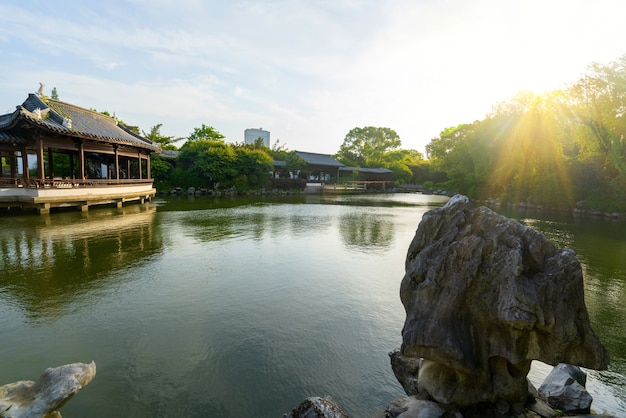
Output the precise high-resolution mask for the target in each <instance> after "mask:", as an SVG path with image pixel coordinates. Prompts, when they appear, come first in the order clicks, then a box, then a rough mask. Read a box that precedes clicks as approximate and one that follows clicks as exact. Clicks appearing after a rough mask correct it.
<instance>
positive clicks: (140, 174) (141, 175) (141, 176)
mask: <svg viewBox="0 0 626 418" xmlns="http://www.w3.org/2000/svg"><path fill="white" fill-rule="evenodd" d="M138 156H139V159H138V160H137V161H138V162H139V180H141V179H142V178H143V173H142V172H141V171H142V170H141V152H139V155H138Z"/></svg>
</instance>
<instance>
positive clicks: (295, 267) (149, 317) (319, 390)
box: [0, 194, 626, 418]
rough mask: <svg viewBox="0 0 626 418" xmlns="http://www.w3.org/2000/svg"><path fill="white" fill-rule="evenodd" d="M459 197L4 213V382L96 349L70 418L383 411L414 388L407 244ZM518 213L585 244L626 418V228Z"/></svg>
mask: <svg viewBox="0 0 626 418" xmlns="http://www.w3.org/2000/svg"><path fill="white" fill-rule="evenodd" d="M446 200H447V198H444V197H439V196H425V195H420V194H388V195H360V196H334V197H328V198H326V197H321V196H284V197H256V198H219V199H215V198H195V199H194V198H187V197H183V198H167V199H157V200H155V201H154V202H152V203H151V204H149V205H144V206H140V205H129V206H127V207H124V208H120V209H113V208H99V209H92V210H90V211H89V212H85V213H80V212H74V211H72V212H59V213H53V214H52V215H50V216H36V215H30V214H29V215H19V214H18V215H14V214H8V215H6V214H5V215H2V216H0V266H1V270H0V271H1V272H2V273H1V274H2V278H1V280H0V341H1V342H2V345H1V348H0V356H1V357H0V358H1V359H2V367H1V368H0V384H5V383H10V382H14V381H18V380H35V379H36V378H37V377H38V376H39V374H40V373H41V372H42V371H43V370H44V369H45V368H47V367H54V366H59V365H62V364H67V363H73V362H77V361H80V362H89V361H91V360H94V361H95V362H96V364H97V374H96V377H95V379H94V380H93V381H92V382H91V383H90V384H89V386H87V387H86V388H84V389H83V390H82V391H81V392H80V393H79V394H78V396H76V397H75V398H74V399H72V400H71V401H70V402H69V403H68V404H67V405H66V406H64V407H63V408H62V409H61V412H62V415H63V417H64V418H70V417H112V416H124V417H244V416H250V417H252V416H254V417H281V416H282V414H283V413H286V412H289V411H290V410H291V409H292V408H294V407H295V406H296V405H297V404H298V403H300V402H301V401H302V400H303V399H304V398H306V397H307V396H324V395H331V396H332V397H333V398H334V399H335V400H336V401H337V402H338V403H339V404H340V405H341V406H342V407H343V408H344V409H345V410H346V412H348V414H350V415H351V416H353V417H355V418H357V417H377V416H380V415H381V414H382V413H383V411H384V410H385V408H386V406H387V405H388V404H389V402H390V401H391V400H392V399H393V398H395V397H396V396H400V395H403V391H402V388H401V387H400V385H399V383H398V382H397V381H396V379H395V377H394V375H393V372H392V371H391V367H390V365H389V358H388V352H390V351H392V350H393V349H395V348H397V347H399V346H400V343H401V338H402V337H401V334H400V333H401V329H402V325H403V322H404V308H403V307H402V304H401V303H400V298H399V287H400V281H401V279H402V277H403V275H404V261H405V257H406V251H407V249H408V245H409V243H410V241H411V239H412V238H413V235H414V234H415V230H416V228H417V226H418V224H419V221H420V219H421V217H422V215H423V214H424V212H426V211H427V210H430V209H432V208H433V207H437V206H440V205H442V204H443V203H445V201H446ZM508 215H509V216H512V217H515V218H517V219H519V220H520V221H521V222H523V223H525V224H527V225H530V226H532V227H534V228H537V229H539V230H541V231H543V232H544V233H545V234H546V235H547V236H548V238H550V239H551V240H553V241H555V242H556V243H557V245H559V246H568V247H571V248H573V249H574V250H575V251H576V252H577V254H578V256H579V259H580V260H581V263H582V265H583V269H584V272H585V291H586V302H587V305H588V308H589V312H590V317H591V321H592V326H593V328H594V330H595V331H596V333H597V334H598V335H599V337H600V339H601V340H602V342H603V343H604V344H605V345H606V346H607V348H608V349H609V352H610V354H611V366H610V369H609V370H608V371H605V372H593V371H592V372H590V374H589V378H588V385H587V386H588V388H589V390H590V392H591V393H592V395H593V396H594V403H593V405H592V409H594V410H595V411H598V412H602V411H607V412H611V413H613V414H615V415H617V416H626V395H625V393H626V332H625V331H624V324H625V323H626V306H625V304H624V300H625V294H626V290H625V288H626V264H625V260H626V239H624V237H626V224H624V223H613V222H609V221H603V220H584V221H582V220H575V219H569V218H558V217H552V218H551V217H548V216H545V215H542V216H541V217H539V216H531V215H528V214H526V213H509V214H508ZM547 372H549V367H547V366H545V365H541V364H537V365H536V366H535V367H534V368H533V372H532V374H531V380H538V379H540V378H541V377H542V376H544V375H545V374H546V373H547Z"/></svg>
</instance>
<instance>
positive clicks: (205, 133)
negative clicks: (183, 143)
mask: <svg viewBox="0 0 626 418" xmlns="http://www.w3.org/2000/svg"><path fill="white" fill-rule="evenodd" d="M187 139H188V140H189V141H200V140H213V141H220V140H222V139H224V135H222V134H221V133H219V132H218V131H216V130H215V128H213V127H212V126H208V125H205V124H204V123H203V124H202V126H201V127H200V128H194V129H193V132H192V133H191V134H189V137H187Z"/></svg>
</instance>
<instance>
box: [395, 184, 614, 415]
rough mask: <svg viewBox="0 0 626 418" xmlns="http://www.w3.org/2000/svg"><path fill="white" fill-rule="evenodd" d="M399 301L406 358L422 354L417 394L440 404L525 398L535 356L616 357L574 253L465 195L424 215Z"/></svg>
mask: <svg viewBox="0 0 626 418" xmlns="http://www.w3.org/2000/svg"><path fill="white" fill-rule="evenodd" d="M400 297H401V300H402V303H403V305H404V308H405V311H406V320H405V323H404V327H403V330H402V339H403V341H402V347H401V354H402V355H403V356H406V357H415V358H420V357H421V358H424V361H423V363H422V365H421V367H420V369H419V374H418V382H417V384H418V390H419V391H425V392H427V393H428V394H429V395H430V396H431V397H432V398H433V399H434V400H437V401H439V402H442V403H456V404H457V405H459V406H467V405H474V404H477V403H482V402H492V403H495V402H497V401H498V400H500V399H502V400H505V401H507V402H509V403H510V404H511V405H514V404H518V403H520V402H522V403H524V402H525V400H526V396H527V394H528V387H527V379H526V376H527V374H528V371H529V369H530V364H531V361H532V360H541V361H543V362H545V363H549V364H552V365H556V364H558V363H561V362H562V363H569V364H575V365H580V366H584V367H587V368H592V369H605V368H606V367H607V365H608V362H609V356H608V352H607V351H606V349H605V348H604V347H603V346H602V344H601V343H600V341H599V340H598V338H597V337H596V335H595V334H594V333H593V331H592V330H591V326H590V324H589V316H588V313H587V309H586V306H585V302H584V294H583V277H582V269H581V266H580V263H579V262H578V260H577V258H576V255H575V253H574V252H573V251H571V250H568V249H558V248H556V247H555V246H554V245H553V244H552V243H550V242H549V241H548V240H547V239H546V238H545V236H544V235H543V234H541V233H539V232H537V231H535V230H533V229H531V228H527V227H525V226H523V225H521V224H520V223H518V222H515V221H513V220H510V219H507V218H505V217H503V216H501V215H498V214H496V213H494V212H492V211H491V210H489V209H487V208H485V207H479V208H474V207H473V206H472V205H471V203H470V202H469V199H467V198H466V197H465V196H459V195H457V196H454V197H453V198H452V199H450V201H448V203H447V204H446V205H445V206H444V207H442V208H437V209H434V210H432V211H429V212H427V213H426V214H425V215H424V217H423V219H422V221H421V223H420V225H419V228H418V230H417V232H416V234H415V237H414V239H413V241H412V242H411V244H410V246H409V250H408V254H407V259H406V274H405V276H404V278H403V280H402V284H401V288H400Z"/></svg>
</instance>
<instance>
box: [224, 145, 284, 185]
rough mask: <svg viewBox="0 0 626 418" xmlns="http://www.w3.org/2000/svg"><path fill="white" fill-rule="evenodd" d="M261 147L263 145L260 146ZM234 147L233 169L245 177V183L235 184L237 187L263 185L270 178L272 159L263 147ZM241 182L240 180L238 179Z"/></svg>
mask: <svg viewBox="0 0 626 418" xmlns="http://www.w3.org/2000/svg"><path fill="white" fill-rule="evenodd" d="M262 148H263V147H262ZM262 148H261V149H258V148H254V147H253V148H248V147H235V148H234V150H235V166H234V168H235V171H236V172H237V173H239V175H240V176H241V175H243V176H245V177H246V179H245V185H243V184H239V186H237V185H236V187H237V188H238V189H244V190H245V189H248V188H259V187H263V186H264V185H265V183H266V182H267V180H268V179H269V178H270V172H271V171H272V170H273V168H274V161H273V159H272V157H270V156H269V155H268V154H267V152H265V151H264V150H263V149H262ZM240 183H241V181H240Z"/></svg>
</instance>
